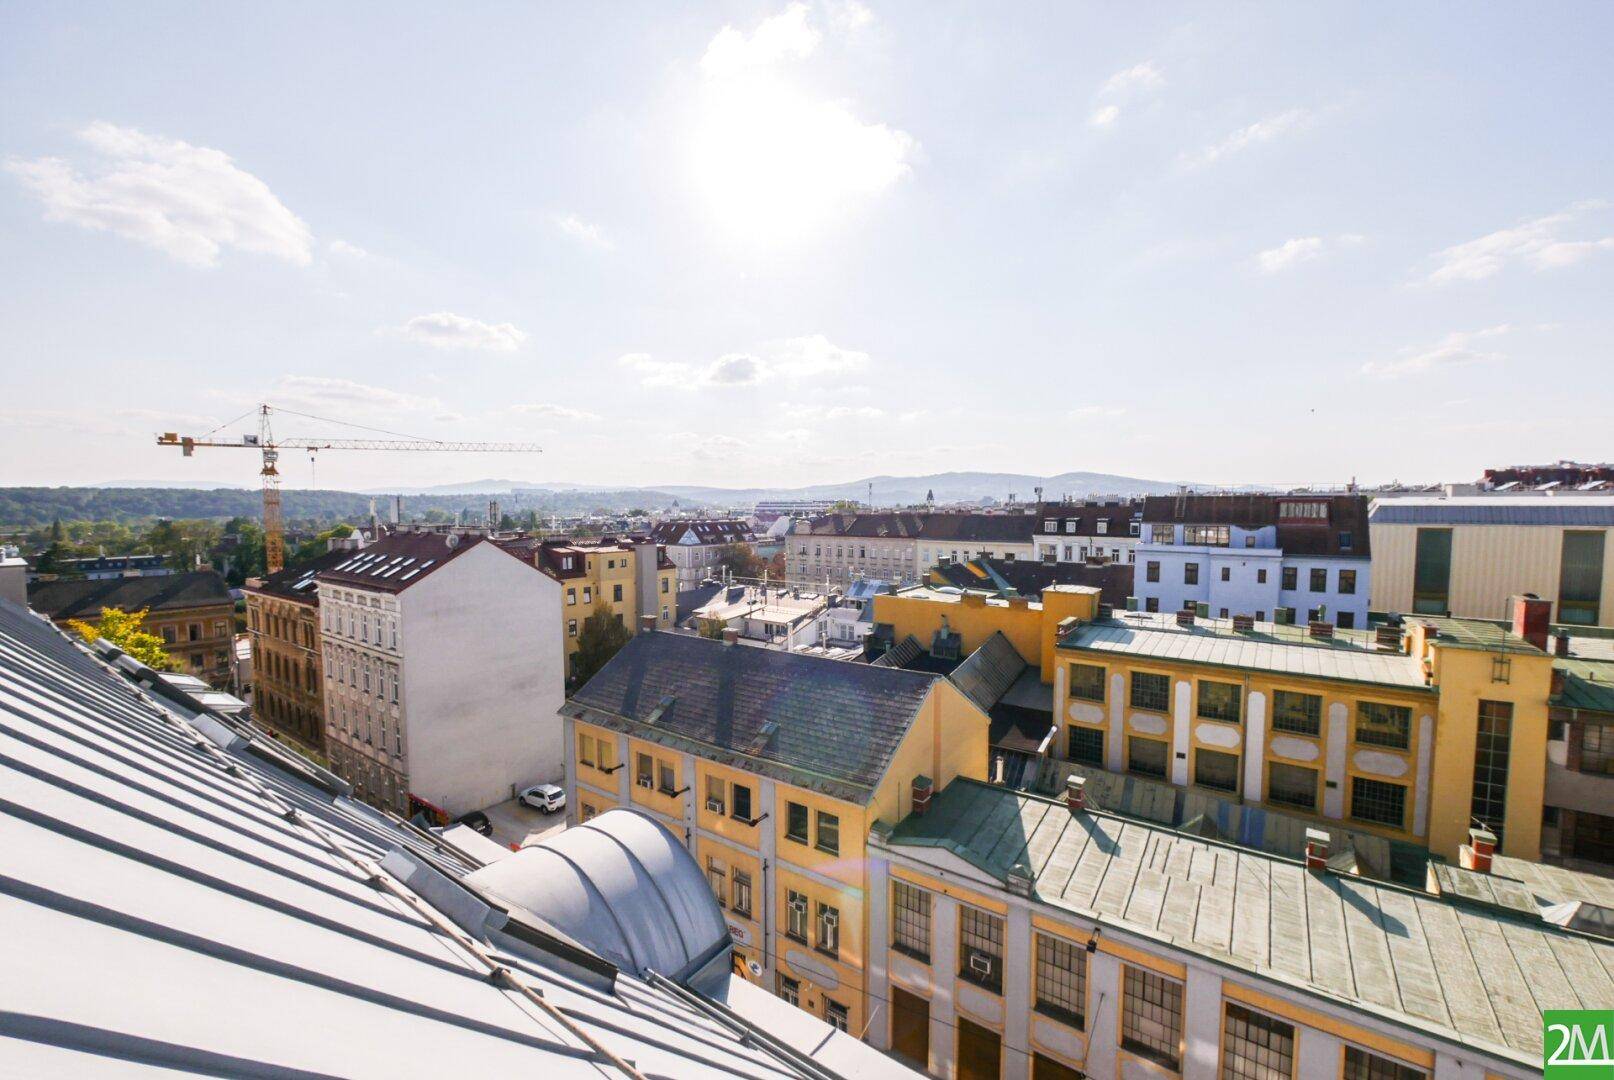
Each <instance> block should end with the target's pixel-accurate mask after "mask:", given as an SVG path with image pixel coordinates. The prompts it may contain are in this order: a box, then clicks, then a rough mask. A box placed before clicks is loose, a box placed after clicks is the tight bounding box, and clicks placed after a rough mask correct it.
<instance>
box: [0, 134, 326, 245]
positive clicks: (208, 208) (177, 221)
mask: <svg viewBox="0 0 1614 1080" xmlns="http://www.w3.org/2000/svg"><path fill="white" fill-rule="evenodd" d="M79 138H80V139H81V140H83V142H85V143H86V144H87V145H88V146H89V147H90V148H91V150H93V151H95V153H96V154H98V155H99V157H100V159H101V160H100V161H99V162H98V163H97V166H96V167H95V168H93V169H91V170H88V171H80V169H79V168H78V167H77V166H75V165H74V164H73V163H71V162H68V161H65V160H63V159H61V158H56V157H45V158H38V159H36V160H33V161H15V160H13V161H8V162H7V163H6V169H7V171H9V172H11V173H12V174H14V175H15V176H17V177H18V178H19V179H20V180H21V181H22V183H23V184H24V186H26V187H27V188H28V189H29V190H30V191H32V192H33V193H34V194H35V195H36V196H37V197H38V198H39V199H40V201H41V202H43V203H44V206H45V217H46V219H47V220H49V221H64V222H69V223H71V224H74V225H78V226H81V227H83V228H86V229H100V230H103V231H106V232H111V233H114V234H116V235H118V236H122V237H124V238H125V239H128V240H134V241H136V242H138V243H142V244H145V245H147V246H149V247H153V248H156V249H157V250H158V251H161V252H163V253H165V254H167V255H169V256H171V257H172V258H174V259H177V260H179V261H180V262H182V263H186V264H188V265H191V266H215V265H217V263H218V259H219V253H220V252H221V251H222V250H223V249H224V248H234V249H236V250H238V251H247V252H252V253H254V254H260V255H272V256H274V257H276V258H279V259H285V260H286V261H288V262H293V263H296V264H298V265H300V266H306V265H308V263H309V262H311V261H312V258H313V256H312V254H311V249H312V245H313V237H312V234H311V233H310V232H309V229H308V226H307V225H306V224H304V223H303V221H302V220H301V219H300V218H298V217H297V215H296V214H293V213H292V212H291V211H290V210H288V209H287V208H286V206H285V205H284V204H283V203H282V202H281V201H280V200H279V199H278V198H276V197H275V195H274V193H273V192H272V191H270V190H269V186H268V185H267V184H265V183H264V182H263V181H262V180H260V179H258V178H257V177H256V176H253V175H252V174H251V173H249V172H247V171H245V170H244V169H241V168H240V167H238V166H237V165H236V164H235V162H233V161H232V160H231V159H230V157H229V155H228V154H226V153H224V152H223V151H221V150H214V149H211V148H209V147H205V146H192V145H191V144H190V143H187V142H182V141H181V140H179V139H170V138H164V137H162V136H156V135H146V134H144V133H142V132H140V131H137V130H135V129H134V128H124V127H117V126H115V125H113V124H108V123H104V122H97V123H94V124H91V125H90V126H89V127H87V128H85V129H83V130H82V131H80V132H79Z"/></svg>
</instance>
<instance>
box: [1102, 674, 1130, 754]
mask: <svg viewBox="0 0 1614 1080" xmlns="http://www.w3.org/2000/svg"><path fill="white" fill-rule="evenodd" d="M1122 685H1123V683H1122V679H1121V676H1120V674H1119V673H1117V674H1116V675H1114V676H1112V677H1111V678H1110V731H1109V743H1108V745H1107V746H1106V747H1105V751H1104V767H1105V768H1107V769H1109V770H1110V771H1111V772H1124V771H1125V770H1126V722H1125V721H1124V720H1123V719H1122V718H1123V716H1124V715H1125V713H1126V705H1125V702H1123V701H1122V698H1121V687H1122Z"/></svg>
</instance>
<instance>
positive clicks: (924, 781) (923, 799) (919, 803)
mask: <svg viewBox="0 0 1614 1080" xmlns="http://www.w3.org/2000/svg"><path fill="white" fill-rule="evenodd" d="M934 793H935V790H934V785H932V784H931V782H930V777H928V776H916V777H914V778H913V812H914V813H915V814H916V815H918V814H923V813H924V812H925V811H926V810H929V809H930V797H931V795H933V794H934Z"/></svg>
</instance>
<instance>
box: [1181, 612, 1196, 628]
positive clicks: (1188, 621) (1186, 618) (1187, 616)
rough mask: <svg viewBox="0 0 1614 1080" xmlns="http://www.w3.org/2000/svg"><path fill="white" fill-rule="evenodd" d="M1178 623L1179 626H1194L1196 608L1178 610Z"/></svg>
mask: <svg viewBox="0 0 1614 1080" xmlns="http://www.w3.org/2000/svg"><path fill="white" fill-rule="evenodd" d="M1177 625H1178V626H1192V625H1194V609H1193V608H1183V609H1182V610H1180V611H1178V612H1177Z"/></svg>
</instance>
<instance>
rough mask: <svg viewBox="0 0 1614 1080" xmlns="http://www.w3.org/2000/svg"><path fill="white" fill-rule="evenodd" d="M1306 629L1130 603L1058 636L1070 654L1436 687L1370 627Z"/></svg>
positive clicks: (1416, 687) (1409, 687)
mask: <svg viewBox="0 0 1614 1080" xmlns="http://www.w3.org/2000/svg"><path fill="white" fill-rule="evenodd" d="M1305 634H1306V629H1305V627H1292V626H1274V625H1272V624H1271V623H1257V624H1256V628H1255V630H1254V631H1249V632H1244V633H1238V632H1235V631H1234V630H1233V629H1232V623H1231V622H1230V621H1227V620H1221V619H1215V620H1206V619H1201V620H1199V621H1198V622H1196V623H1195V624H1194V625H1193V626H1178V625H1177V622H1176V618H1175V616H1173V615H1156V614H1148V613H1144V612H1130V611H1129V612H1127V613H1125V614H1124V615H1117V616H1116V617H1115V618H1113V619H1099V620H1095V621H1093V622H1088V623H1082V624H1081V625H1080V626H1078V627H1077V628H1076V629H1075V630H1074V631H1073V632H1071V633H1070V634H1067V635H1066V636H1065V637H1064V638H1063V639H1062V640H1061V641H1060V642H1059V648H1060V649H1061V650H1064V651H1065V652H1066V653H1067V654H1068V653H1072V652H1092V653H1099V654H1116V655H1121V656H1146V657H1153V658H1157V659H1169V660H1180V661H1182V662H1184V663H1193V664H1207V665H1212V666H1217V667H1226V668H1255V669H1258V670H1261V671H1274V672H1279V673H1282V674H1286V675H1298V676H1305V677H1309V678H1314V679H1334V680H1338V681H1343V682H1353V683H1366V684H1369V685H1377V686H1393V687H1395V688H1397V689H1401V690H1430V692H1433V690H1432V688H1431V687H1429V686H1427V685H1426V683H1425V682H1424V677H1423V669H1422V667H1421V666H1420V665H1419V664H1418V662H1417V661H1416V660H1414V659H1413V658H1412V657H1410V656H1408V655H1406V654H1404V653H1396V652H1382V651H1380V650H1378V649H1377V648H1375V647H1374V645H1373V638H1372V636H1371V635H1369V634H1367V633H1366V632H1365V631H1351V630H1335V631H1334V636H1333V638H1332V639H1316V638H1310V637H1306V636H1305Z"/></svg>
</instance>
